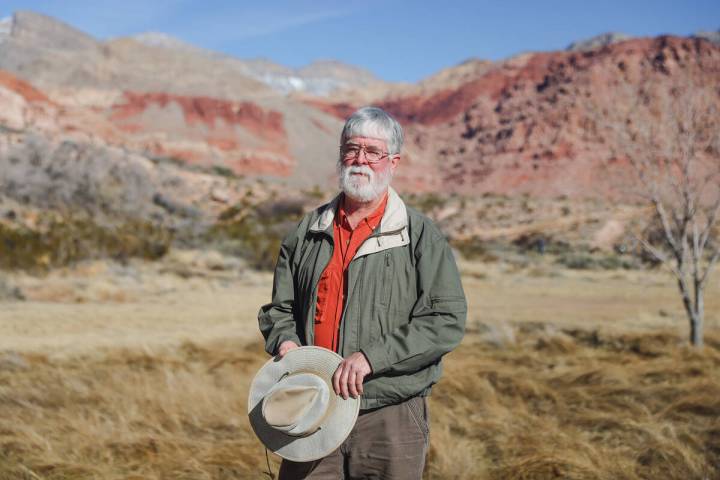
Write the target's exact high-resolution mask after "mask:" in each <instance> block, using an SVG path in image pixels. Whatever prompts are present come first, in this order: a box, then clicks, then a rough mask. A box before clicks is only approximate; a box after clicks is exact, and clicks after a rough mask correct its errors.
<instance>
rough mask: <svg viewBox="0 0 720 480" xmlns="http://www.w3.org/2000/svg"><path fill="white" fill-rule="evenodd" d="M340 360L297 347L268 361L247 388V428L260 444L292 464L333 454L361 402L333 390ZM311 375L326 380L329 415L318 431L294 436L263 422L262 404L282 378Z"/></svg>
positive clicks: (319, 350) (330, 354) (322, 351)
mask: <svg viewBox="0 0 720 480" xmlns="http://www.w3.org/2000/svg"><path fill="white" fill-rule="evenodd" d="M341 361H342V357H341V356H340V355H338V354H337V353H335V352H332V351H330V350H327V349H325V348H321V347H299V348H294V349H292V350H290V351H289V352H288V353H286V354H285V355H284V356H283V357H282V358H281V359H278V358H277V357H274V358H271V359H270V360H268V361H267V362H266V363H265V365H263V366H262V368H261V369H260V370H259V371H258V373H257V374H256V375H255V378H254V379H253V381H252V384H251V385H250V394H249V396H248V416H249V418H250V425H251V426H252V428H253V430H254V431H255V434H256V435H257V436H258V438H259V439H260V441H261V442H262V443H263V444H264V445H265V446H266V447H267V448H268V450H271V451H273V452H275V453H276V454H278V455H280V456H281V457H283V458H285V459H287V460H291V461H293V462H310V461H313V460H317V459H319V458H322V457H325V456H327V455H329V454H330V453H332V452H333V451H334V450H335V449H336V448H338V447H339V446H340V444H342V442H343V441H344V440H345V439H346V438H347V436H348V435H349V434H350V431H351V430H352V428H353V426H354V425H355V421H356V420H357V416H358V412H359V411H360V399H359V398H352V397H349V398H348V399H347V400H345V399H343V398H342V397H341V396H339V395H336V394H335V393H334V391H333V386H332V376H333V374H334V373H335V370H336V369H337V367H338V365H340V362H341ZM299 372H304V373H313V374H315V375H318V376H319V377H320V378H322V379H323V380H325V381H326V382H327V384H328V388H329V391H330V405H329V406H328V410H329V411H328V414H327V416H326V417H325V418H324V419H323V421H322V423H321V424H320V429H319V430H318V431H317V432H315V433H312V434H310V435H308V436H306V437H295V436H292V435H287V434H285V433H283V432H281V431H280V430H276V429H275V428H273V427H271V426H270V425H268V424H267V422H265V419H264V418H263V415H262V401H263V398H264V397H265V395H266V394H267V392H268V391H269V390H270V388H272V386H273V385H275V384H276V383H277V382H278V381H279V380H280V379H281V378H282V377H284V376H285V375H288V374H293V373H299Z"/></svg>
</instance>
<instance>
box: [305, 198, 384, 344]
mask: <svg viewBox="0 0 720 480" xmlns="http://www.w3.org/2000/svg"><path fill="white" fill-rule="evenodd" d="M343 200H344V199H343ZM343 204H344V201H340V202H338V209H337V214H336V215H335V220H334V221H333V241H334V245H335V246H334V248H333V255H332V258H331V259H330V263H328V265H327V267H325V271H323V274H322V275H321V276H320V281H319V283H318V297H317V308H316V310H315V345H317V346H319V347H325V348H327V349H329V350H332V351H334V352H337V350H338V332H339V330H340V320H341V318H342V313H343V309H344V308H345V299H346V297H347V270H348V266H349V265H350V261H352V259H353V257H354V256H355V253H357V251H358V248H360V245H362V243H363V242H364V241H365V240H366V239H367V238H368V237H369V236H370V234H371V233H372V232H373V230H375V228H376V227H377V226H378V224H379V223H380V220H382V216H383V214H384V213H385V206H386V205H387V194H386V195H385V198H383V200H382V202H380V205H379V206H378V208H377V209H376V210H375V211H374V212H373V213H371V214H370V215H368V216H367V217H365V218H363V219H362V220H360V222H359V223H358V224H357V226H356V227H355V229H354V230H353V229H352V227H351V226H350V223H349V222H348V219H347V213H346V212H345V208H344V207H343Z"/></svg>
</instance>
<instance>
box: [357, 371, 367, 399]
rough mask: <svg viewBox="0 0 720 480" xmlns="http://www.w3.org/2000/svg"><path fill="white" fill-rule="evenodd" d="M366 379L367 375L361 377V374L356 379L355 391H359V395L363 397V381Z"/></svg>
mask: <svg viewBox="0 0 720 480" xmlns="http://www.w3.org/2000/svg"><path fill="white" fill-rule="evenodd" d="M364 379H365V375H360V374H358V375H357V376H356V377H355V389H356V390H357V392H358V395H362V394H363V380H364Z"/></svg>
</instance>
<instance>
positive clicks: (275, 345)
mask: <svg viewBox="0 0 720 480" xmlns="http://www.w3.org/2000/svg"><path fill="white" fill-rule="evenodd" d="M286 340H290V341H291V342H295V345H297V346H298V347H302V342H301V341H300V339H299V338H298V336H297V335H295V334H288V333H286V334H284V335H278V337H277V338H276V339H275V342H273V344H272V345H267V344H266V345H265V351H266V352H267V353H269V354H270V355H273V356H275V355H277V352H278V349H279V348H280V344H282V343H283V342H284V341H286Z"/></svg>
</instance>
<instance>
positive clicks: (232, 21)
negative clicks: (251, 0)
mask: <svg viewBox="0 0 720 480" xmlns="http://www.w3.org/2000/svg"><path fill="white" fill-rule="evenodd" d="M303 3H304V2H296V3H289V4H288V5H285V8H282V7H276V8H272V9H248V8H238V9H231V10H216V11H205V12H202V13H199V12H196V16H193V17H192V18H189V17H185V18H186V19H187V20H188V21H187V22H182V23H183V24H182V25H175V29H177V31H178V32H182V36H183V37H184V38H186V39H187V40H188V41H192V42H195V43H203V44H204V45H205V46H207V47H217V46H220V45H222V44H226V43H228V42H233V41H238V40H243V39H247V38H252V37H260V36H264V35H271V34H274V33H280V32H283V31H285V30H289V29H292V28H297V27H301V26H305V25H310V24H314V23H320V22H323V21H326V20H330V19H333V18H341V17H344V16H347V15H350V14H352V13H353V12H354V9H352V8H347V7H345V8H342V9H337V8H335V9H330V8H326V9H322V10H321V9H318V7H317V6H316V5H311V7H312V8H308V7H307V5H303Z"/></svg>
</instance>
